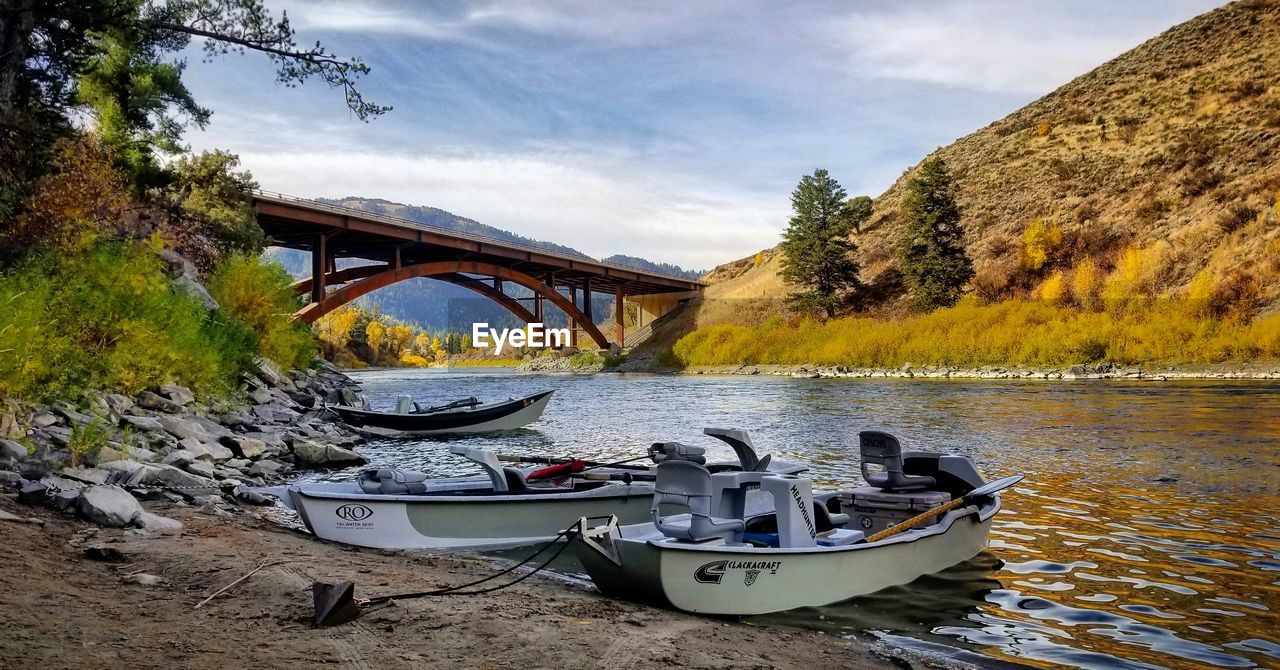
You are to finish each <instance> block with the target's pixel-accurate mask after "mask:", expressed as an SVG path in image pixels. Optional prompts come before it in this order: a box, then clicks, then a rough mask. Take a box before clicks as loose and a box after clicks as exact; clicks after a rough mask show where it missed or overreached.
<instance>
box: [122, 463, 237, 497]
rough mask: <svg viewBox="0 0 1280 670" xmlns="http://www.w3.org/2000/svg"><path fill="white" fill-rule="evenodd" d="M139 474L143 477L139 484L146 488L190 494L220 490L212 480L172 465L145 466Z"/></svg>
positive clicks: (140, 477)
mask: <svg viewBox="0 0 1280 670" xmlns="http://www.w3.org/2000/svg"><path fill="white" fill-rule="evenodd" d="M139 472H140V473H141V476H139V477H138V478H137V479H138V481H137V483H138V484H142V485H144V486H162V487H172V488H176V489H185V490H187V491H189V492H196V491H205V492H210V491H217V490H218V489H219V486H218V483H217V482H215V481H213V480H212V479H206V478H205V477H200V476H198V475H193V474H191V473H190V472H185V471H183V470H179V469H178V468H175V467H173V466H172V465H163V464H161V465H144V466H142V469H141V470H139Z"/></svg>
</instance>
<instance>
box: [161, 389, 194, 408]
mask: <svg viewBox="0 0 1280 670" xmlns="http://www.w3.org/2000/svg"><path fill="white" fill-rule="evenodd" d="M160 395H162V396H164V397H166V398H168V399H170V400H172V401H173V402H176V403H178V404H179V405H182V406H184V407H185V406H187V405H190V404H191V403H193V402H195V401H196V395H195V394H194V393H192V392H191V389H189V388H187V387H185V386H179V385H177V384H161V385H160Z"/></svg>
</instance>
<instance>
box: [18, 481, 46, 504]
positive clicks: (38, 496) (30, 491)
mask: <svg viewBox="0 0 1280 670" xmlns="http://www.w3.org/2000/svg"><path fill="white" fill-rule="evenodd" d="M18 502H20V503H22V504H23V505H46V504H48V503H49V488H48V487H47V486H45V485H44V484H41V483H40V482H31V481H28V482H25V483H23V485H22V486H21V487H20V488H19V489H18Z"/></svg>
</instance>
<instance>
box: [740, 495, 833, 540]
mask: <svg viewBox="0 0 1280 670" xmlns="http://www.w3.org/2000/svg"><path fill="white" fill-rule="evenodd" d="M848 525H849V515H848V514H838V513H836V512H832V511H831V510H828V509H827V506H826V505H823V504H822V503H821V502H818V501H817V500H815V501H813V528H814V530H816V531H818V532H819V533H825V532H827V531H829V530H835V529H839V528H844V527H846V526H848ZM747 531H748V532H751V533H776V532H778V516H777V514H762V515H760V516H756V517H751V520H750V521H748V522H747Z"/></svg>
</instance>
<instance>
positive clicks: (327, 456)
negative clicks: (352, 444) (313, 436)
mask: <svg viewBox="0 0 1280 670" xmlns="http://www.w3.org/2000/svg"><path fill="white" fill-rule="evenodd" d="M293 455H294V457H296V458H297V459H298V461H299V462H300V463H303V464H306V465H311V466H316V467H335V468H340V467H346V466H348V465H364V464H365V463H368V462H369V459H367V458H365V457H364V456H361V455H360V454H357V453H356V452H354V451H351V450H350V449H343V448H342V447H334V446H330V445H323V444H319V443H317V442H314V441H312V440H307V439H299V440H295V441H294V443H293Z"/></svg>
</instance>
